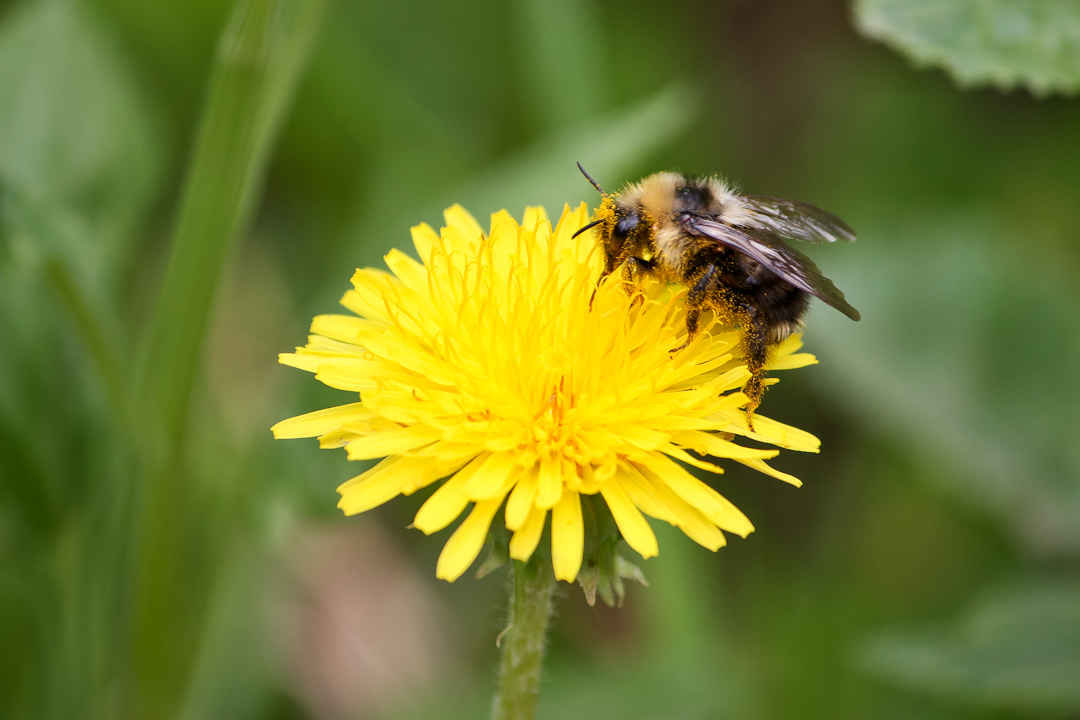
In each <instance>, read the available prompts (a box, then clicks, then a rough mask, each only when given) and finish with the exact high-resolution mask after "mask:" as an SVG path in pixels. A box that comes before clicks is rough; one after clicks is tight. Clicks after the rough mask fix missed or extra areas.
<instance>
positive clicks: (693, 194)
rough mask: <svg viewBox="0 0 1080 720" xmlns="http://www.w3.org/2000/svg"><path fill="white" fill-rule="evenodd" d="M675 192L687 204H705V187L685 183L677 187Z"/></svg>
mask: <svg viewBox="0 0 1080 720" xmlns="http://www.w3.org/2000/svg"><path fill="white" fill-rule="evenodd" d="M675 193H676V194H677V195H678V196H679V199H680V200H682V201H683V202H684V203H686V204H687V205H692V206H701V205H704V204H705V189H704V188H699V187H694V186H692V185H684V186H682V187H678V188H675Z"/></svg>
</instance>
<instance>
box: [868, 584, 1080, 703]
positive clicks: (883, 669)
mask: <svg viewBox="0 0 1080 720" xmlns="http://www.w3.org/2000/svg"><path fill="white" fill-rule="evenodd" d="M859 660H860V664H861V665H862V666H863V667H864V668H865V669H866V670H868V671H870V672H871V673H873V674H875V675H877V676H879V677H881V678H884V679H886V680H888V681H890V682H892V683H895V684H897V685H899V686H901V687H905V688H909V689H912V690H917V691H921V692H925V693H929V694H933V695H938V696H943V697H947V698H950V699H958V700H963V701H967V702H972V703H977V704H980V705H986V706H992V707H998V708H1008V709H1035V710H1044V711H1045V710H1054V711H1067V710H1072V711H1075V710H1078V709H1080V682H1078V681H1077V680H1078V678H1080V582H1077V581H1075V580H1073V581H1047V580H1043V581H1038V582H1032V581H1030V580H1025V581H1023V582H1017V583H1016V584H1015V585H1014V586H1013V587H1009V588H1005V589H999V590H996V591H992V592H988V593H986V594H985V595H984V596H983V597H981V598H980V599H979V600H977V601H976V602H975V603H974V604H973V605H972V607H970V608H969V609H968V610H967V611H966V612H965V613H964V614H963V615H962V616H961V617H959V618H958V619H957V620H955V621H954V622H952V623H951V624H949V625H948V626H946V627H944V628H928V629H924V630H919V631H909V632H893V633H888V634H882V635H879V636H878V637H876V638H874V639H872V640H870V641H869V642H868V643H867V644H866V645H865V646H864V647H863V648H862V649H861V652H860V653H859Z"/></svg>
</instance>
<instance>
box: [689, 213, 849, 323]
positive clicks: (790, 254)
mask: <svg viewBox="0 0 1080 720" xmlns="http://www.w3.org/2000/svg"><path fill="white" fill-rule="evenodd" d="M684 226H685V227H686V229H687V230H689V231H690V232H692V233H695V234H697V235H702V236H704V237H708V238H712V239H713V240H715V241H717V242H718V243H721V244H723V245H726V246H727V247H729V248H732V249H733V250H737V251H739V252H741V253H743V254H744V255H748V256H749V257H751V258H753V259H754V260H757V261H758V262H759V263H761V264H762V265H764V266H765V267H766V268H768V269H769V270H771V271H773V272H774V273H776V274H777V275H779V276H780V277H781V278H783V279H784V280H785V281H786V282H788V283H790V284H791V285H793V286H795V287H796V288H798V289H799V290H802V291H803V292H807V293H810V294H811V295H814V296H816V297H819V298H821V299H822V300H823V301H825V302H826V303H828V304H829V305H832V306H833V307H834V308H836V309H837V310H839V311H840V312H842V313H844V314H845V315H847V316H848V317H849V318H851V319H852V320H858V319H859V318H860V315H859V311H858V310H856V309H855V308H853V307H852V306H851V304H850V303H848V301H847V300H845V299H844V293H842V292H840V290H839V289H838V288H837V287H836V286H835V285H833V284H832V281H831V280H829V278H827V277H825V276H824V275H822V274H821V271H820V270H818V268H817V265H815V264H814V261H813V260H811V259H810V258H808V257H806V256H805V255H803V254H802V253H801V252H799V251H798V250H795V249H794V248H791V247H788V246H787V245H785V244H784V243H783V241H781V240H780V239H778V238H776V237H773V236H772V235H771V234H770V233H768V232H760V233H759V232H755V231H754V230H749V231H747V230H744V229H741V228H736V227H732V226H730V225H727V224H724V223H719V222H715V221H713V220H707V219H705V218H701V217H693V218H689V219H687V220H685V221H684Z"/></svg>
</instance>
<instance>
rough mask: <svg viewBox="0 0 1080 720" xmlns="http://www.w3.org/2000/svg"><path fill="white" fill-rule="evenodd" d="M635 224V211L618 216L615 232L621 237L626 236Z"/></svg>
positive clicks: (636, 219)
mask: <svg viewBox="0 0 1080 720" xmlns="http://www.w3.org/2000/svg"><path fill="white" fill-rule="evenodd" d="M637 225H638V214H637V213H632V214H630V215H625V216H623V217H621V218H619V219H618V220H617V221H616V222H615V234H616V235H619V236H621V237H626V236H627V235H629V234H630V233H631V232H633V230H634V228H636V227H637Z"/></svg>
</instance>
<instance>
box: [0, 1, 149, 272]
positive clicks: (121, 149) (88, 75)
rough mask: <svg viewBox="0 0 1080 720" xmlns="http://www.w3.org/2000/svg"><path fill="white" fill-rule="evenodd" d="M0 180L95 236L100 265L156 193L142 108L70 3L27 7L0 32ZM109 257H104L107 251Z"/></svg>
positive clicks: (127, 76)
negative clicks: (79, 219) (69, 214)
mask: <svg viewBox="0 0 1080 720" xmlns="http://www.w3.org/2000/svg"><path fill="white" fill-rule="evenodd" d="M0 97H3V98H4V102H3V103H0V176H2V178H3V180H4V181H5V182H6V183H7V184H8V185H9V186H11V187H14V188H15V189H17V190H18V191H19V192H20V193H23V194H25V195H26V196H28V197H29V198H31V199H32V200H34V201H37V202H48V203H50V204H54V205H59V206H63V207H65V208H67V209H69V210H71V211H76V212H78V213H79V214H80V215H81V216H83V217H85V218H86V219H87V220H88V221H90V223H91V225H92V226H93V227H95V228H96V229H98V230H99V231H104V232H100V233H99V234H98V235H96V236H92V237H91V239H92V240H93V241H94V242H95V244H96V245H98V246H102V245H103V244H107V245H108V246H109V247H108V248H104V247H99V248H98V249H99V251H100V250H103V249H108V250H109V251H110V252H109V253H101V252H99V253H98V254H99V255H104V256H103V257H101V258H100V260H101V264H102V265H108V264H109V263H110V262H115V261H116V260H117V259H118V257H117V255H116V253H119V252H121V251H122V249H123V248H122V246H121V245H119V240H121V239H123V237H124V235H125V233H127V231H129V230H130V228H131V227H132V225H133V223H134V222H135V221H136V220H138V219H139V217H140V215H141V214H142V213H143V212H145V211H146V209H147V207H148V205H149V203H150V202H152V201H153V195H154V192H155V191H156V185H157V183H156V182H155V181H156V180H157V178H158V176H159V174H160V173H159V169H160V164H161V162H160V160H161V158H160V153H159V152H158V148H157V146H156V145H155V144H154V142H153V141H154V139H155V135H156V132H155V130H154V128H153V125H152V123H151V121H150V117H149V114H148V110H147V105H146V103H145V101H144V100H143V98H142V96H141V94H140V92H139V88H138V87H137V85H136V83H135V81H134V77H133V73H132V72H131V69H130V68H129V66H128V63H127V62H126V61H125V58H124V57H123V56H122V54H121V53H120V51H119V49H118V48H117V47H116V44H115V42H114V41H113V40H112V38H111V37H110V36H109V35H107V34H106V33H104V32H102V31H101V30H99V28H98V27H97V25H96V23H95V22H93V20H92V18H90V17H89V16H88V14H87V12H86V11H85V10H84V9H83V7H82V6H81V5H80V4H77V3H75V2H73V1H72V0H44V1H43V2H33V3H25V4H23V5H22V7H19V8H18V9H17V10H16V11H15V12H13V13H12V14H11V15H9V16H8V17H7V18H6V22H5V24H4V26H3V28H2V30H0ZM110 253H111V254H110Z"/></svg>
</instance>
